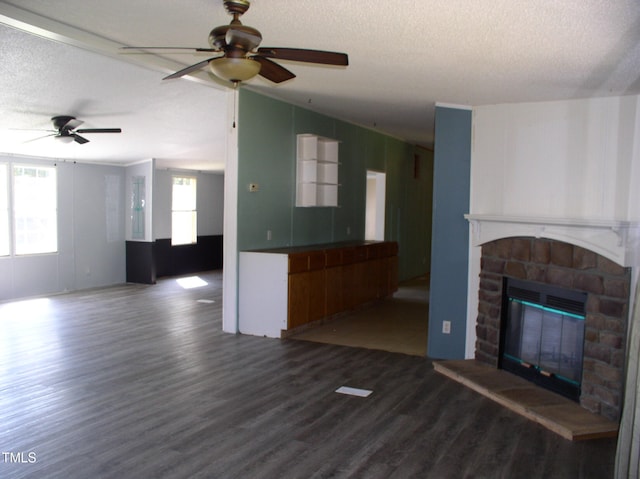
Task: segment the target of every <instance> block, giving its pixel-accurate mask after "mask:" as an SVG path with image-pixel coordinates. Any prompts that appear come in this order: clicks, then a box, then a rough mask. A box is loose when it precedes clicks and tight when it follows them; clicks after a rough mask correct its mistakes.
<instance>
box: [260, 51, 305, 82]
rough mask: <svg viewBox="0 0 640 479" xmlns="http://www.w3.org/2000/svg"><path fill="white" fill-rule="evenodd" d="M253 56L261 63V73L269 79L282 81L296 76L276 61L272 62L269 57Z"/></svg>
mask: <svg viewBox="0 0 640 479" xmlns="http://www.w3.org/2000/svg"><path fill="white" fill-rule="evenodd" d="M252 58H253V59H254V60H255V61H257V62H258V63H260V73H259V75H260V76H263V77H265V78H266V79H267V80H271V81H272V82H273V83H282V82H283V81H286V80H291V79H292V78H295V77H296V76H295V75H294V74H293V73H291V72H290V71H289V70H287V69H286V68H284V67H282V66H280V65H278V64H277V63H276V62H272V61H271V60H269V59H268V58H263V57H260V56H255V57H252Z"/></svg>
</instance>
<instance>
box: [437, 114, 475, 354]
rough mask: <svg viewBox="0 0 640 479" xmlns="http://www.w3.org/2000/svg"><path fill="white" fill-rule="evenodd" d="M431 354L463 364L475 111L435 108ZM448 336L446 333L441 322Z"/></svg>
mask: <svg viewBox="0 0 640 479" xmlns="http://www.w3.org/2000/svg"><path fill="white" fill-rule="evenodd" d="M434 146H435V149H434V171H433V222H432V244H431V286H430V296H429V339H428V346H427V355H428V356H429V357H432V358H439V359H463V358H464V355H465V336H466V319H467V280H468V263H469V224H468V222H467V220H466V219H465V218H464V215H465V214H466V213H468V212H469V195H470V191H469V188H470V166H471V110H470V109H468V108H465V107H449V106H446V107H445V106H438V105H436V116H435V142H434ZM444 321H449V322H450V333H449V334H445V333H443V322H444Z"/></svg>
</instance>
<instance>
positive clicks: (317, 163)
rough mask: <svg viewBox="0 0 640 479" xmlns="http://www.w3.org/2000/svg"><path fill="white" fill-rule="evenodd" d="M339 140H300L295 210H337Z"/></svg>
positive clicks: (302, 137)
mask: <svg viewBox="0 0 640 479" xmlns="http://www.w3.org/2000/svg"><path fill="white" fill-rule="evenodd" d="M338 166H339V163H338V140H334V139H332V138H325V137H322V136H317V135H312V134H310V133H304V134H300V135H298V136H297V156H296V206H302V207H308V206H338V187H339V183H338Z"/></svg>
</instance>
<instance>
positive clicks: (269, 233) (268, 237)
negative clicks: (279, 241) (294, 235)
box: [267, 230, 271, 241]
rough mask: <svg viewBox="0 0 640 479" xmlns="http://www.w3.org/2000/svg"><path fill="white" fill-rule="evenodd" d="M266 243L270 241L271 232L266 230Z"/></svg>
mask: <svg viewBox="0 0 640 479" xmlns="http://www.w3.org/2000/svg"><path fill="white" fill-rule="evenodd" d="M267 241H271V230H267Z"/></svg>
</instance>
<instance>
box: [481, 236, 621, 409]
mask: <svg viewBox="0 0 640 479" xmlns="http://www.w3.org/2000/svg"><path fill="white" fill-rule="evenodd" d="M630 278H631V268H629V267H622V266H619V265H618V264H616V263H614V262H613V261H611V260H609V259H607V258H605V257H604V256H601V255H599V254H597V253H595V252H593V251H590V250H587V249H585V248H582V247H580V246H575V245H572V244H569V243H564V242H561V241H557V240H553V239H547V238H535V237H510V238H503V239H498V240H494V241H490V242H487V243H484V244H483V245H482V257H481V271H480V285H479V292H478V300H479V302H478V316H477V322H476V348H475V358H476V359H477V360H479V361H482V362H485V363H488V364H491V365H493V366H494V367H503V368H504V369H507V370H510V371H511V370H512V369H514V368H516V366H517V367H519V368H520V371H519V372H522V374H521V375H523V376H525V377H526V376H527V375H529V376H532V377H533V376H535V377H534V378H533V379H532V378H529V379H532V380H534V381H538V380H540V381H546V380H551V383H552V385H553V387H550V389H552V390H555V391H556V392H559V393H561V394H563V395H565V396H569V397H573V399H575V400H577V401H578V402H579V403H580V405H581V406H582V407H584V408H585V409H587V410H589V411H591V412H594V413H597V414H600V415H602V416H604V417H606V418H607V419H610V420H614V421H617V420H619V418H620V414H621V405H622V388H623V370H624V361H625V342H626V329H627V316H628V308H629V290H630ZM531 285H533V288H530V287H531ZM523 286H526V288H523ZM527 288H529V289H533V290H534V296H535V295H536V294H538V295H539V296H540V297H541V298H542V299H541V301H540V302H536V301H534V300H532V297H531V296H530V295H531V292H530V291H529V292H527V293H521V290H526V289H527ZM509 289H511V290H512V292H513V293H514V294H512V295H511V297H512V299H511V301H510V300H509V296H510V295H509V294H508V292H509ZM536 289H537V290H538V291H535V290H536ZM558 293H560V294H558ZM565 293H566V294H565ZM523 294H524V296H523ZM549 294H550V295H551V297H552V298H551V304H550V303H549V301H548V299H547V296H548V295H549ZM555 297H560V298H561V299H562V301H560V303H563V304H566V303H572V304H573V303H574V302H576V301H577V302H576V303H575V304H578V303H582V305H583V306H575V308H577V310H576V309H575V308H574V309H573V310H571V309H569V310H567V309H566V308H564V307H560V306H559V305H558V301H557V300H556V298H555ZM567 300H569V301H567ZM581 307H582V308H583V310H582V312H581V311H580V308H581ZM545 308H546V309H545ZM510 309H511V310H512V312H513V313H514V314H515V315H516V316H519V317H520V323H519V324H517V325H515V326H511V329H509V328H507V327H505V326H506V324H505V319H504V318H505V317H506V316H507V314H508V313H509V310H510ZM525 316H526V317H529V316H530V317H531V318H532V319H527V320H524V322H523V320H522V318H523V317H525ZM545 318H546V319H545ZM545 321H546V323H547V326H548V327H547V333H549V334H545V333H544V332H543V329H544V324H545ZM559 325H561V326H559ZM559 328H560V329H562V328H565V329H566V332H567V336H566V338H564V339H560V342H561V343H562V341H565V342H567V343H571V345H570V346H569V345H567V347H566V350H565V349H564V347H563V346H562V344H561V345H560V346H558V345H556V349H553V347H547V346H546V345H542V346H541V344H542V343H544V341H546V340H547V339H548V337H552V336H557V334H558V331H559ZM523 329H530V330H531V331H532V332H533V333H532V336H531V337H533V338H535V337H536V334H535V331H536V330H538V337H537V339H530V340H527V342H526V344H524V345H519V346H513V345H511V343H510V342H508V341H507V340H508V339H509V338H510V337H518V336H519V335H520V336H521V335H522V330H523ZM561 337H562V335H561ZM505 342H506V344H505ZM536 344H537V346H536V347H537V348H538V351H537V352H535V351H536V347H534V346H535V345H536ZM580 345H581V346H582V351H580ZM580 353H582V354H581V356H582V358H581V361H580V364H579V365H578V364H577V357H578V355H580ZM536 355H537V356H538V358H537V359H536V360H535V361H534V357H535V356H536ZM536 361H537V362H536ZM569 363H574V364H572V366H571V368H567V367H566V366H567V365H568V364H569ZM511 366H514V368H511V369H510V367H511ZM523 370H524V372H523ZM512 372H514V371H512ZM557 385H560V386H561V387H559V389H561V390H558V387H556V386H557ZM545 387H547V386H545ZM554 387H555V389H554Z"/></svg>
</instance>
